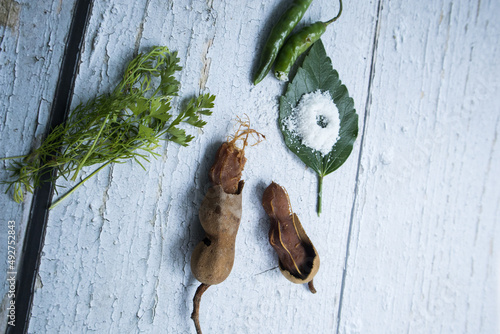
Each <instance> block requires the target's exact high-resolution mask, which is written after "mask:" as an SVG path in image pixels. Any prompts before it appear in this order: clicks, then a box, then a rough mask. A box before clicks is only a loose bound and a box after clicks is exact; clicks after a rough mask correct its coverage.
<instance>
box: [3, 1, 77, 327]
mask: <svg viewBox="0 0 500 334" xmlns="http://www.w3.org/2000/svg"><path fill="white" fill-rule="evenodd" d="M73 4H74V1H64V2H63V1H2V4H1V5H2V8H1V17H0V21H1V26H0V97H1V98H0V143H1V145H0V157H11V156H19V155H24V154H27V153H29V151H30V149H32V148H34V147H36V146H37V145H38V142H39V140H40V137H41V136H42V135H43V133H44V131H45V127H46V123H47V120H48V117H49V114H50V108H51V105H52V100H53V97H54V91H55V88H56V83H57V78H58V75H59V68H60V64H61V59H62V56H63V53H64V47H65V42H66V37H67V32H68V29H69V25H70V22H71V14H72V11H73ZM8 165H9V162H8V161H2V162H1V168H0V180H2V181H4V180H7V179H8V178H9V172H8V171H7V170H6V167H7V166H8ZM6 189H7V185H2V186H1V187H0V212H1V213H2V217H1V219H2V221H1V223H0V235H1V238H0V239H1V246H0V259H1V260H0V281H1V282H2V284H1V285H0V296H1V297H2V307H1V311H0V331H4V330H5V326H6V325H7V323H6V320H7V313H6V310H7V307H6V306H7V305H8V303H9V301H10V298H9V297H8V285H7V284H6V279H7V272H8V271H10V270H8V268H7V262H6V261H7V235H8V234H7V231H8V225H7V222H8V221H10V220H12V221H15V226H16V255H17V264H19V261H20V259H21V250H22V246H23V241H24V233H25V229H26V222H27V219H28V215H29V210H30V207H31V195H28V196H26V198H25V202H24V203H23V204H18V203H16V202H14V200H13V199H12V193H11V192H9V193H7V194H5V190H6Z"/></svg>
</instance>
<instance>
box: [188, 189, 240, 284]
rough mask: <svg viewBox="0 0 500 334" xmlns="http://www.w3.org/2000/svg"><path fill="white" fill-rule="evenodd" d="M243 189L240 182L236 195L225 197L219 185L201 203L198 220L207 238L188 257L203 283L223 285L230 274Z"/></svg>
mask: <svg viewBox="0 0 500 334" xmlns="http://www.w3.org/2000/svg"><path fill="white" fill-rule="evenodd" d="M243 185H244V182H243V181H240V184H239V188H238V193H236V194H228V193H226V192H224V189H223V187H222V186H221V185H215V186H213V187H211V188H209V189H208V191H207V193H206V195H205V198H204V200H203V202H202V203H201V207H200V210H199V219H200V222H201V226H202V227H203V229H204V230H205V233H206V235H205V238H204V239H203V240H202V241H200V242H199V243H198V245H197V246H196V247H195V249H194V251H193V254H192V255H191V271H192V273H193V275H194V277H196V279H197V280H198V281H200V282H202V283H205V284H208V285H215V284H219V283H222V282H223V281H224V280H225V279H226V278H227V277H228V276H229V274H230V273H231V270H232V268H233V264H234V253H235V241H236V240H235V239H236V234H237V233H238V228H239V226H240V220H241V204H242V190H243Z"/></svg>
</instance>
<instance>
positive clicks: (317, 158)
mask: <svg viewBox="0 0 500 334" xmlns="http://www.w3.org/2000/svg"><path fill="white" fill-rule="evenodd" d="M317 90H321V91H323V92H325V91H328V92H329V93H330V95H331V97H332V99H333V101H334V103H335V105H336V106H337V108H338V110H339V113H340V115H339V118H340V131H339V139H338V140H337V142H336V143H335V145H334V146H333V147H332V150H331V151H330V152H329V153H328V154H326V155H323V154H321V153H320V152H318V151H316V150H314V149H312V148H310V147H308V146H306V145H304V144H302V140H301V139H300V138H299V137H298V136H296V135H294V134H292V133H291V132H289V131H288V129H287V127H286V119H287V117H289V116H290V114H291V113H292V112H293V109H294V108H295V107H296V106H297V104H298V103H299V101H300V99H301V97H302V96H303V95H304V94H307V93H312V92H315V91H317ZM279 124H280V128H281V132H282V134H283V138H284V140H285V144H286V145H287V147H288V148H289V149H290V150H291V151H292V152H293V153H295V154H296V155H297V156H298V157H299V158H300V159H301V160H302V161H303V162H304V163H305V164H306V165H307V166H309V167H310V168H311V169H313V170H314V171H315V172H316V173H317V174H318V176H319V178H320V182H322V179H323V177H324V176H326V175H328V174H330V173H332V172H334V171H335V170H337V169H338V168H339V167H340V166H342V164H343V163H344V162H345V161H346V160H347V158H348V157H349V155H350V154H351V151H352V148H353V144H354V141H355V140H356V137H357V135H358V115H357V114H356V110H355V109H354V101H353V99H352V98H351V97H349V93H348V91H347V88H346V87H345V86H344V85H343V84H342V83H341V81H340V79H339V75H338V73H337V71H335V70H334V69H333V66H332V61H331V60H330V58H329V57H328V56H327V55H326V51H325V47H324V46H323V43H322V42H321V40H319V41H317V42H316V43H314V44H313V46H312V47H311V48H310V50H309V52H308V54H307V55H306V57H305V58H304V62H303V63H302V66H301V67H299V69H298V70H297V73H296V75H295V77H294V78H293V80H292V81H291V83H290V84H289V85H288V87H287V90H286V92H285V94H284V95H283V96H281V98H280V115H279ZM319 189H321V187H320V188H319ZM320 198H321V193H318V199H319V200H318V214H319V213H320V212H321V201H320Z"/></svg>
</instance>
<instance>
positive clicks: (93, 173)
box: [49, 160, 114, 210]
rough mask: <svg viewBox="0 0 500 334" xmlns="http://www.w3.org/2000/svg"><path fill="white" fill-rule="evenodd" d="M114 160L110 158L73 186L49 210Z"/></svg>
mask: <svg viewBox="0 0 500 334" xmlns="http://www.w3.org/2000/svg"><path fill="white" fill-rule="evenodd" d="M112 162H114V160H109V161H108V162H106V163H105V164H104V165H102V166H101V167H99V168H97V169H96V170H95V171H93V172H92V174H90V175H89V176H87V177H86V178H84V179H83V180H81V181H80V182H78V184H77V185H76V186H74V187H73V188H71V190H70V191H68V192H67V193H66V194H64V195H63V196H61V197H60V198H59V199H58V200H57V201H55V202H54V203H53V204H52V205H51V206H50V208H49V210H52V209H53V208H55V207H56V206H58V205H59V204H60V203H61V202H62V201H63V200H64V199H66V197H68V196H69V195H71V194H72V193H73V192H74V191H75V190H76V189H78V188H79V187H80V186H81V185H82V184H83V183H84V182H85V181H87V180H88V179H90V178H91V177H92V176H94V175H95V174H97V173H98V172H99V171H100V170H101V169H103V168H104V167H106V166H107V165H109V164H110V163H112Z"/></svg>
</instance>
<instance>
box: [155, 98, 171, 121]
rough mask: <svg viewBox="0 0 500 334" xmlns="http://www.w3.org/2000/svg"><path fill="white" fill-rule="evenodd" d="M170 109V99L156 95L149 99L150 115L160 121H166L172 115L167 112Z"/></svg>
mask: <svg viewBox="0 0 500 334" xmlns="http://www.w3.org/2000/svg"><path fill="white" fill-rule="evenodd" d="M170 109H171V106H170V101H169V100H167V99H165V98H163V97H156V98H152V99H151V112H150V115H151V116H152V117H154V118H156V119H159V120H160V121H163V122H167V121H168V120H169V119H170V118H171V117H172V115H171V114H169V111H170Z"/></svg>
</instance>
